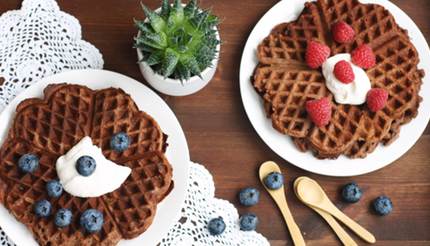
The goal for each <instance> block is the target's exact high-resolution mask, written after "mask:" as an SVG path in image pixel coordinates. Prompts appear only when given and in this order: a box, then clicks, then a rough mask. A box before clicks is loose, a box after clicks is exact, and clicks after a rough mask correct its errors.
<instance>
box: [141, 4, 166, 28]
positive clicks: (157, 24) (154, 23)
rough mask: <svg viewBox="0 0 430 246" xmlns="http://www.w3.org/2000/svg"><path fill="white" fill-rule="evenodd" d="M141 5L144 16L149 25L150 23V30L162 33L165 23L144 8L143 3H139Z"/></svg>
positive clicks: (155, 14)
mask: <svg viewBox="0 0 430 246" xmlns="http://www.w3.org/2000/svg"><path fill="white" fill-rule="evenodd" d="M141 5H142V9H143V12H144V13H145V16H146V17H147V18H148V20H149V23H151V26H152V28H154V30H155V31H156V32H161V31H163V29H164V28H165V27H166V22H165V21H164V20H163V18H162V17H161V16H159V15H158V14H157V13H155V12H154V11H152V10H150V9H149V8H148V7H146V6H145V5H144V4H143V3H141Z"/></svg>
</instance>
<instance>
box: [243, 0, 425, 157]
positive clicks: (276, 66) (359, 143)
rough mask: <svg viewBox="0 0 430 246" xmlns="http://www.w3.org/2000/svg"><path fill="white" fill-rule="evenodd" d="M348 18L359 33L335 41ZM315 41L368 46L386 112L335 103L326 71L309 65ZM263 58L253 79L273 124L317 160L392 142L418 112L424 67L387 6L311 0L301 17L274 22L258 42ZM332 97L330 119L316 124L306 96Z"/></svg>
mask: <svg viewBox="0 0 430 246" xmlns="http://www.w3.org/2000/svg"><path fill="white" fill-rule="evenodd" d="M338 21H345V22H346V23H348V24H349V25H350V26H351V27H352V28H353V29H354V30H355V32H356V37H355V40H354V41H353V42H352V43H348V44H339V43H337V42H334V40H332V37H331V32H330V29H331V26H332V25H333V24H334V23H336V22H338ZM309 40H318V41H319V42H322V43H325V44H326V45H327V46H329V47H330V48H331V55H336V54H339V53H351V52H352V51H353V50H354V49H355V48H356V47H358V46H359V45H361V44H363V43H365V44H368V45H369V46H370V47H371V48H372V50H373V52H374V54H375V56H376V66H374V67H372V68H371V69H368V70H367V71H366V73H367V75H368V77H369V79H370V81H371V84H372V87H380V88H385V89H386V90H387V91H388V93H389V98H388V102H387V104H386V107H385V108H384V109H383V110H380V111H378V112H376V113H373V112H371V111H370V110H368V109H367V107H366V106H365V105H358V106H355V105H340V104H337V103H336V102H335V101H334V100H333V98H332V96H331V93H330V91H328V89H327V88H326V86H325V78H324V76H323V75H322V72H321V70H313V69H310V68H309V67H308V66H307V65H306V63H305V53H306V47H307V42H308V41H309ZM257 57H258V60H259V64H258V66H257V68H256V69H255V71H254V76H253V78H252V79H251V80H252V83H253V86H254V88H255V89H256V91H257V92H258V93H259V94H260V95H261V96H262V98H263V100H264V107H265V109H266V112H267V114H268V117H270V118H271V120H272V124H273V127H274V128H275V129H276V130H278V131H279V132H281V133H283V134H286V135H289V136H291V137H292V138H293V142H294V144H295V145H296V146H297V147H298V148H299V149H300V150H302V151H307V150H309V149H310V150H312V151H313V152H314V154H315V155H316V156H317V157H319V158H337V157H338V156H339V155H341V154H345V155H347V156H349V157H352V158H364V157H365V156H366V155H367V154H368V153H370V152H372V151H373V150H374V149H375V148H376V146H377V145H378V144H379V143H380V142H382V143H384V144H389V143H391V142H392V141H393V140H394V139H395V138H396V136H397V135H398V132H399V131H400V126H401V125H402V124H405V123H407V122H409V121H410V120H411V119H412V118H414V117H415V116H416V114H417V110H418V107H419V103H420V101H421V98H420V96H419V95H418V93H419V89H420V86H421V83H422V77H423V76H424V73H423V71H422V70H420V69H418V67H417V65H418V62H419V57H418V53H417V51H416V49H415V47H414V46H413V44H412V43H411V41H410V39H409V37H408V35H407V32H406V31H405V30H404V29H402V28H401V27H399V26H398V25H397V24H396V22H395V20H394V17H393V16H392V15H391V14H390V13H389V11H387V10H386V9H385V8H384V7H382V6H380V5H376V4H362V3H360V2H359V1H358V0H324V1H323V0H318V1H316V2H312V3H306V4H305V8H304V9H303V11H302V13H301V14H300V16H299V17H298V19H297V20H295V21H293V22H289V23H282V24H280V25H277V26H276V27H274V29H273V30H272V32H271V33H270V35H269V36H268V37H266V38H265V39H264V40H263V41H262V42H261V44H260V45H259V46H258V48H257ZM321 97H329V98H330V99H331V100H332V104H333V114H332V118H331V121H330V123H329V125H327V126H324V127H320V128H319V127H316V126H314V125H313V123H312V122H311V121H310V120H309V118H308V117H307V114H306V110H305V102H306V101H307V100H310V99H319V98H321Z"/></svg>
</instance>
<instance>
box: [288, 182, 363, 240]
mask: <svg viewBox="0 0 430 246" xmlns="http://www.w3.org/2000/svg"><path fill="white" fill-rule="evenodd" d="M305 178H306V177H300V178H297V179H296V180H295V181H294V193H296V196H297V198H299V200H302V199H301V197H300V196H299V194H298V193H297V185H298V183H299V182H300V180H302V179H305ZM306 205H307V206H308V207H310V208H312V209H313V210H314V211H315V212H317V213H318V214H319V215H320V216H321V217H322V218H323V219H324V220H325V221H326V222H327V223H328V224H329V226H330V227H331V229H333V231H334V233H335V234H336V235H337V237H338V238H339V239H340V241H341V242H342V243H343V245H345V246H357V243H356V242H355V241H354V240H353V239H352V238H351V236H349V234H348V233H347V232H346V231H345V230H344V229H343V228H342V227H341V226H340V225H339V223H338V222H337V221H336V219H335V218H333V216H331V215H330V214H328V213H326V212H325V211H323V210H321V209H319V208H316V207H313V206H310V205H308V204H306Z"/></svg>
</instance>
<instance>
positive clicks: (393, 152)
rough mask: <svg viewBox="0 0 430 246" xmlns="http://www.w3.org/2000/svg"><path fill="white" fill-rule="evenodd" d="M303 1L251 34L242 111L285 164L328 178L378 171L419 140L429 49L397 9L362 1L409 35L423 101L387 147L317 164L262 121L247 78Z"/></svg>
mask: <svg viewBox="0 0 430 246" xmlns="http://www.w3.org/2000/svg"><path fill="white" fill-rule="evenodd" d="M305 2H307V1H306V0H283V1H280V2H279V3H277V4H276V5H275V6H273V7H272V8H271V9H270V10H269V11H268V12H267V13H266V14H265V15H264V16H263V17H262V18H261V20H260V21H259V22H258V23H257V25H256V26H255V28H254V30H253V31H252V32H251V34H250V36H249V38H248V41H247V43H246V45H245V49H244V51H243V55H242V61H241V64H240V92H241V96H242V102H243V105H244V107H245V111H246V113H247V115H248V118H249V120H250V121H251V124H252V125H253V126H254V128H255V130H256V131H257V133H258V135H260V137H261V138H262V139H263V141H264V142H265V143H266V144H267V145H268V146H269V147H270V148H271V149H272V150H273V151H274V152H276V153H277V154H278V155H279V156H281V157H282V158H283V159H285V160H286V161H288V162H290V163H292V164H294V165H296V166H298V167H300V168H302V169H305V170H307V171H310V172H313V173H318V174H322V175H328V176H355V175H361V174H365V173H369V172H372V171H375V170H378V169H380V168H382V167H384V166H386V165H388V164H390V163H392V162H393V161H395V160H396V159H398V158H399V157H400V156H402V155H403V154H404V153H405V152H406V151H408V150H409V149H410V148H411V147H412V146H413V145H414V144H415V142H416V141H417V140H418V138H419V137H420V136H421V134H422V133H423V131H424V130H425V127H426V126H427V123H428V121H429V119H430V49H429V47H428V44H427V42H426V40H425V38H424V36H423V34H422V33H421V32H420V30H419V29H418V27H417V26H416V25H415V23H414V22H413V21H412V20H411V18H409V17H408V16H407V15H406V14H405V13H404V12H403V11H402V10H401V9H399V8H398V7H397V6H396V5H394V4H392V3H391V2H390V1H387V0H366V1H361V2H363V3H376V4H380V5H382V6H384V7H385V8H386V9H388V10H389V11H390V12H391V13H392V14H393V16H394V17H395V19H396V21H397V23H398V24H399V25H400V26H401V27H403V28H405V29H407V30H408V31H409V35H410V37H411V40H412V43H413V44H414V45H415V47H416V48H417V50H418V53H419V56H420V60H421V62H420V64H419V65H418V66H419V68H423V69H424V70H425V72H426V75H427V76H425V77H424V79H423V85H422V87H421V91H420V95H421V96H422V97H423V101H422V103H421V105H420V108H419V112H418V116H417V117H416V118H415V119H413V120H412V122H410V123H409V124H406V125H404V126H402V129H401V131H400V136H399V138H398V139H397V140H396V141H395V142H394V143H392V144H391V145H389V146H386V147H385V146H382V145H381V146H379V147H378V148H377V149H376V150H375V151H374V152H373V153H371V154H369V155H368V156H367V157H366V158H365V159H349V158H347V157H345V156H340V157H339V158H338V159H336V160H319V159H317V158H315V157H314V156H313V155H312V154H311V153H310V152H309V151H308V152H306V153H302V152H300V151H299V150H298V149H297V148H296V147H295V146H294V144H293V142H292V141H291V139H290V138H289V137H288V136H286V135H283V134H281V133H279V132H277V131H276V130H275V129H274V128H273V127H272V124H271V121H270V119H267V118H266V114H265V112H264V109H263V103H262V99H261V98H260V96H259V95H258V94H257V93H256V92H255V90H254V88H253V86H252V84H251V81H250V78H251V76H252V74H253V71H254V69H255V66H256V65H257V63H258V61H257V55H256V48H257V46H258V44H259V43H260V42H261V41H262V40H263V39H264V38H265V37H266V36H267V35H269V33H270V31H271V29H272V28H273V27H274V26H275V25H277V24H279V23H282V22H290V21H293V20H295V19H297V17H298V16H299V14H300V13H301V11H302V10H303V8H304V3H305Z"/></svg>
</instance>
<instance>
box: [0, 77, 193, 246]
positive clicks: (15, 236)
mask: <svg viewBox="0 0 430 246" xmlns="http://www.w3.org/2000/svg"><path fill="white" fill-rule="evenodd" d="M63 82H67V83H73V84H80V85H85V86H88V87H89V88H91V89H103V88H108V87H115V88H121V89H123V90H124V91H125V92H127V93H128V94H130V95H131V97H132V98H133V100H134V101H135V102H136V104H137V106H138V107H139V109H140V110H142V111H145V112H146V113H148V114H149V115H151V116H152V117H153V118H154V119H155V120H156V121H157V122H158V124H159V125H160V127H161V129H162V130H163V132H164V133H165V134H167V135H168V136H169V138H168V140H167V142H168V144H169V146H168V148H167V152H166V156H167V158H168V160H169V162H170V163H171V165H172V167H173V180H174V182H175V186H174V188H173V190H172V191H171V192H170V194H169V195H168V196H167V197H166V198H165V199H164V200H163V201H162V202H161V203H160V204H159V205H158V207H157V213H156V215H155V218H154V221H153V222H152V224H151V226H150V227H149V228H148V230H147V231H145V232H144V233H143V234H142V235H140V236H139V237H137V238H134V239H132V240H122V241H120V243H119V245H127V246H129V245H130V246H131V245H156V244H157V243H158V242H159V241H160V240H161V239H162V238H163V237H164V236H165V235H166V234H167V232H168V230H169V229H170V228H171V226H173V224H174V223H175V222H177V221H178V220H179V219H180V218H179V217H180V214H181V207H182V204H183V203H184V200H185V193H186V187H187V179H188V166H189V161H190V157H189V151H188V146H187V141H186V139H185V135H184V132H183V131H182V128H181V126H180V124H179V122H178V120H177V119H176V116H175V114H174V113H173V112H172V110H171V109H170V108H169V106H167V104H166V103H165V102H164V101H163V100H162V99H161V98H160V97H159V96H158V95H157V94H155V93H154V92H153V91H152V90H150V89H149V88H148V87H146V86H145V85H143V84H142V83H140V82H138V81H136V80H134V79H132V78H129V77H127V76H124V75H121V74H119V73H115V72H110V71H104V70H77V71H70V72H65V73H61V74H57V75H54V76H51V77H48V78H45V79H42V80H41V81H39V82H37V83H36V84H34V85H32V86H31V87H29V88H28V89H27V90H25V91H24V92H22V93H21V94H19V95H18V96H17V97H16V98H15V99H14V100H13V101H12V102H11V103H10V104H9V105H8V106H7V107H6V108H5V109H4V111H3V112H2V113H1V114H0V144H1V143H2V142H3V140H4V138H5V137H6V135H7V132H8V130H9V124H10V123H11V122H12V120H13V118H14V114H15V108H16V106H17V105H18V104H19V103H20V102H21V101H22V100H24V99H27V98H32V97H39V98H42V97H43V89H44V88H45V87H46V86H47V85H49V84H56V83H63ZM0 226H1V227H2V228H3V229H4V231H5V232H6V234H7V235H8V236H9V237H10V239H11V240H12V241H13V242H15V243H16V244H17V245H26V246H27V245H37V243H36V241H35V240H34V238H33V236H32V234H31V232H30V231H29V230H28V229H27V228H26V227H25V226H24V225H23V224H22V223H20V222H18V221H17V220H16V219H15V218H14V217H13V216H12V215H11V214H9V212H8V211H7V210H6V209H5V208H4V206H3V205H1V204H0Z"/></svg>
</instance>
